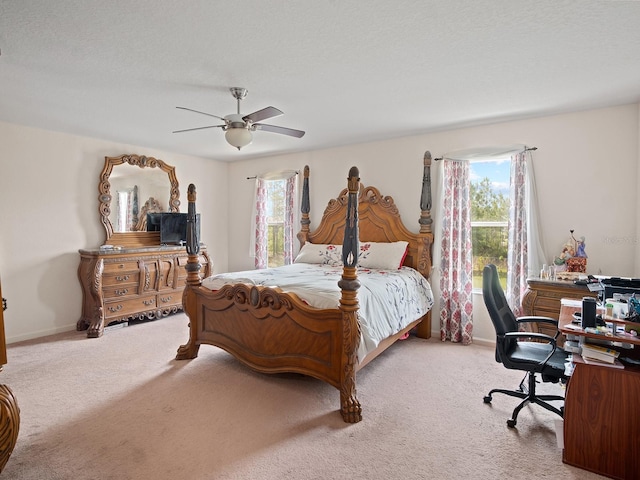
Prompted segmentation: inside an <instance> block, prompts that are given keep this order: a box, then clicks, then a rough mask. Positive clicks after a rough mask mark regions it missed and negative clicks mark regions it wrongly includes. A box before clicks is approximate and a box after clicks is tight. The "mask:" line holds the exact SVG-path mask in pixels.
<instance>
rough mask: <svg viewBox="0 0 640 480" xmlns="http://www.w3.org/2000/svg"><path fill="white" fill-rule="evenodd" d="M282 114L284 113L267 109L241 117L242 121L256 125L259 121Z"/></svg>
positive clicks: (270, 108)
mask: <svg viewBox="0 0 640 480" xmlns="http://www.w3.org/2000/svg"><path fill="white" fill-rule="evenodd" d="M283 113H284V112H282V111H281V110H278V109H277V108H276V107H267V108H263V109H262V110H258V111H257V112H253V113H250V114H249V115H245V116H244V117H242V120H244V121H245V122H248V121H250V122H251V123H256V122H259V121H261V120H266V119H267V118H273V117H278V116H280V115H282V114H283Z"/></svg>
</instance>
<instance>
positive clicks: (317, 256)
mask: <svg viewBox="0 0 640 480" xmlns="http://www.w3.org/2000/svg"><path fill="white" fill-rule="evenodd" d="M294 263H319V264H321V265H330V266H332V267H341V266H342V245H325V244H318V243H309V242H306V243H305V244H304V245H303V246H302V248H301V249H300V253H298V256H297V257H296V259H295V260H294Z"/></svg>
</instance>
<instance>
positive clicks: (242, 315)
mask: <svg viewBox="0 0 640 480" xmlns="http://www.w3.org/2000/svg"><path fill="white" fill-rule="evenodd" d="M427 156H428V163H427ZM430 163H431V156H430V154H429V153H428V152H427V154H426V155H425V178H428V177H427V174H428V172H429V167H430ZM304 182H305V188H304V191H303V200H302V221H301V224H302V229H301V232H300V233H299V234H298V238H299V240H300V242H301V243H302V244H303V243H304V242H306V241H312V242H314V243H328V244H333V243H339V242H342V245H343V248H342V260H343V264H344V267H343V273H342V278H341V280H340V281H339V282H338V284H339V286H340V289H341V298H340V305H339V308H338V309H327V310H324V309H317V308H313V307H310V306H308V305H307V304H306V303H305V302H303V301H302V300H301V299H300V298H299V297H297V296H296V295H295V294H291V293H284V292H282V291H281V290H279V289H278V288H269V287H262V286H250V285H246V284H236V285H227V286H225V287H223V288H221V289H220V290H218V291H211V290H210V289H208V288H206V287H203V286H202V285H201V279H200V275H199V269H200V265H199V263H198V252H199V244H198V241H199V239H198V238H196V234H195V228H194V227H195V219H196V206H195V202H196V190H195V186H194V185H193V184H192V185H189V189H188V200H189V203H188V234H187V253H188V254H189V260H188V263H187V266H186V269H187V286H186V288H185V290H184V294H183V307H184V311H185V312H186V314H187V315H188V317H189V320H190V325H189V329H190V330H189V331H190V334H189V341H188V342H187V343H186V344H185V345H182V346H180V348H179V349H178V353H177V356H176V358H177V359H178V360H182V359H191V358H195V357H196V356H197V355H198V350H199V348H200V345H201V344H209V345H214V346H217V347H220V348H222V349H224V350H226V351H227V352H229V353H231V354H232V355H233V356H234V357H236V358H237V359H238V360H240V361H241V362H243V363H245V364H246V365H248V366H249V367H251V368H253V369H255V370H257V371H260V372H265V373H280V372H295V373H301V374H305V375H309V376H312V377H315V378H318V379H320V380H322V381H325V382H327V383H329V384H330V385H333V386H334V387H336V388H337V389H338V390H339V391H340V412H341V414H342V418H343V419H344V421H345V422H349V423H355V422H359V421H360V420H361V419H362V408H361V405H360V402H359V401H358V399H357V396H356V371H357V370H358V369H359V368H360V367H361V366H362V365H364V364H365V363H368V362H369V361H370V360H371V359H372V358H374V357H375V356H377V355H378V354H379V353H381V352H382V351H383V350H384V349H385V348H387V347H388V346H389V345H391V344H392V343H393V342H394V341H396V340H397V339H398V338H399V337H400V336H401V335H402V334H404V333H406V332H408V330H409V329H411V328H413V327H416V326H418V327H419V325H420V324H421V322H422V324H423V325H424V324H426V327H425V328H426V333H425V335H424V336H429V335H430V330H431V323H430V318H431V316H430V313H428V314H427V315H425V316H424V317H423V318H422V319H419V320H416V321H415V322H414V323H413V324H411V325H410V326H409V327H407V328H406V329H405V330H403V331H402V332H400V333H399V334H398V335H395V336H393V337H391V338H389V339H387V340H385V341H383V342H382V343H381V344H380V346H379V347H378V349H376V350H375V351H374V352H372V353H371V354H369V355H367V358H366V359H365V361H364V362H361V363H358V358H357V351H358V347H359V344H360V324H359V321H358V298H357V291H358V288H359V287H360V283H359V281H358V278H357V270H356V265H357V262H358V252H359V241H360V236H361V235H362V234H363V233H362V232H363V231H364V232H365V235H366V238H365V239H364V240H366V241H372V242H379V241H382V242H393V241H398V240H406V241H408V242H409V248H408V254H407V256H406V258H405V265H408V266H411V267H413V268H416V269H417V270H418V271H420V272H421V273H422V274H423V275H424V276H425V277H427V278H428V276H429V273H430V270H431V248H432V244H433V234H432V233H431V218H430V208H431V207H430V203H431V197H430V183H429V182H427V185H426V186H425V183H424V182H423V192H422V197H423V199H422V202H421V205H422V206H423V207H422V210H423V215H422V216H421V219H420V225H421V229H420V233H419V234H413V233H410V232H409V231H408V230H407V229H406V228H405V227H404V225H403V224H402V222H401V221H400V216H399V214H398V211H397V208H396V207H395V204H394V203H393V199H392V198H391V197H382V196H381V195H380V193H379V192H378V190H377V189H375V188H374V187H367V188H361V186H360V178H359V172H358V169H357V168H356V167H352V168H351V170H350V171H349V176H348V183H347V188H346V189H345V190H343V192H342V193H341V194H340V196H339V197H338V198H337V199H335V200H332V201H331V202H330V203H329V206H328V207H327V210H326V211H325V214H324V215H323V220H322V222H321V224H320V227H319V228H318V229H317V230H316V231H315V232H310V230H309V224H310V222H309V216H308V213H309V196H308V167H306V168H305V178H304ZM425 192H426V194H427V196H425ZM425 199H426V200H425ZM360 217H364V218H366V220H367V223H366V227H365V229H364V230H360V229H359V227H358V224H359V218H360ZM338 238H340V240H338V241H336V240H337V239H338Z"/></svg>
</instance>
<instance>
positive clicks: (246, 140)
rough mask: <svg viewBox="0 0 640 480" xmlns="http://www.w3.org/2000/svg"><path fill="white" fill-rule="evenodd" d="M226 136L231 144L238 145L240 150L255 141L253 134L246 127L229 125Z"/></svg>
mask: <svg viewBox="0 0 640 480" xmlns="http://www.w3.org/2000/svg"><path fill="white" fill-rule="evenodd" d="M224 138H225V139H226V140H227V143H228V144H229V145H231V146H234V147H236V148H237V149H238V150H240V149H241V148H242V147H246V146H247V145H249V144H250V143H251V142H252V141H253V135H252V134H251V132H250V131H249V130H247V129H246V128H244V127H229V128H228V129H227V131H226V133H225V134H224Z"/></svg>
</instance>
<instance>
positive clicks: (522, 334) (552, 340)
mask: <svg viewBox="0 0 640 480" xmlns="http://www.w3.org/2000/svg"><path fill="white" fill-rule="evenodd" d="M504 337H505V338H515V339H518V338H532V339H535V340H546V341H547V343H551V344H552V345H553V346H554V348H555V347H556V339H555V338H554V337H550V336H549V335H546V334H544V333H535V332H507V333H505V334H504Z"/></svg>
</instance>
